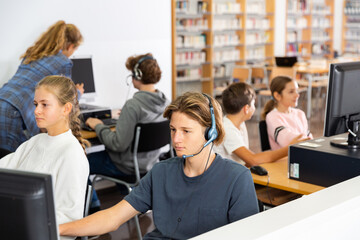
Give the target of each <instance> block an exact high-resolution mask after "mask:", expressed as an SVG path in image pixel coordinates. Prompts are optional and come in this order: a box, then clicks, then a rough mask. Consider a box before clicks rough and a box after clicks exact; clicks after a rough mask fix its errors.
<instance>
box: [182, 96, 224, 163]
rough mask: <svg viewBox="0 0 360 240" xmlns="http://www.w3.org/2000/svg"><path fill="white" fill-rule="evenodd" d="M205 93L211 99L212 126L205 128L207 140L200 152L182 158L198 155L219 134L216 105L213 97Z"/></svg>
mask: <svg viewBox="0 0 360 240" xmlns="http://www.w3.org/2000/svg"><path fill="white" fill-rule="evenodd" d="M203 95H204V96H205V97H206V98H207V99H208V100H209V108H210V114H211V127H207V128H206V130H205V140H206V141H207V142H206V143H205V144H204V145H203V146H202V148H201V150H200V151H199V152H198V153H195V154H191V155H185V154H184V155H183V156H182V158H183V159H185V158H188V157H193V156H196V155H198V154H199V153H200V152H201V151H202V150H203V149H204V148H205V147H206V146H207V145H209V144H210V143H212V142H213V141H214V140H215V139H216V138H217V136H218V132H217V130H216V122H215V114H214V107H213V105H212V103H211V98H210V97H209V96H208V95H206V94H205V93H203ZM209 156H210V155H209Z"/></svg>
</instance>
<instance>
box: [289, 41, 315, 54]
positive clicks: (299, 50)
mask: <svg viewBox="0 0 360 240" xmlns="http://www.w3.org/2000/svg"><path fill="white" fill-rule="evenodd" d="M286 52H287V54H288V55H289V56H290V55H291V56H307V55H308V54H309V52H310V51H309V50H308V49H307V48H306V47H304V46H303V44H301V43H288V44H286Z"/></svg>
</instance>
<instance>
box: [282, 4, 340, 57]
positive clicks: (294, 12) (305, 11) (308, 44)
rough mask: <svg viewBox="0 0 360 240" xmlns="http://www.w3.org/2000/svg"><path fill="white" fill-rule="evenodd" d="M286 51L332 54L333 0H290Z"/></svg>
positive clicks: (300, 54)
mask: <svg viewBox="0 0 360 240" xmlns="http://www.w3.org/2000/svg"><path fill="white" fill-rule="evenodd" d="M286 15H287V20H286V55H287V56H298V57H300V58H302V59H305V60H307V59H310V58H332V55H333V43H332V42H333V26H334V1H333V0H287V12H286Z"/></svg>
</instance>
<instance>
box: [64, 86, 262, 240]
mask: <svg viewBox="0 0 360 240" xmlns="http://www.w3.org/2000/svg"><path fill="white" fill-rule="evenodd" d="M164 117H166V118H168V119H169V120H170V129H171V139H172V143H173V146H174V148H175V150H176V155H177V157H175V158H170V159H168V160H166V161H161V162H159V163H157V164H155V166H154V167H153V168H152V169H151V170H150V171H149V172H148V173H147V174H146V175H145V177H143V178H142V179H141V181H140V184H139V186H137V187H135V188H134V189H133V191H131V192H130V194H129V195H127V196H126V197H125V199H124V200H122V201H121V202H120V203H118V204H117V205H115V206H113V207H111V208H109V209H106V210H103V211H99V212H97V213H95V214H92V215H90V216H88V217H86V218H84V219H82V220H78V221H75V222H71V223H67V224H63V225H60V228H59V230H60V231H59V232H60V234H61V235H69V236H77V235H78V236H88V235H98V234H103V233H106V232H110V231H114V230H116V229H117V228H118V227H119V226H120V225H121V224H122V223H124V222H126V221H127V220H129V219H130V218H131V217H133V216H134V215H136V214H138V213H139V212H146V211H148V210H150V209H152V211H153V218H154V224H155V227H156V229H155V230H154V231H152V232H150V233H148V234H146V235H145V237H144V239H160V238H161V239H162V238H170V239H188V238H191V237H194V236H196V235H199V234H202V233H204V232H207V231H210V230H212V229H215V228H218V227H221V226H223V225H226V224H228V223H231V222H235V221H237V220H240V219H242V218H245V217H248V216H250V215H253V214H255V213H257V212H258V205H257V200H256V194H255V189H254V182H253V180H252V177H251V174H250V171H249V170H248V169H247V168H245V167H244V166H242V165H240V164H239V163H236V162H234V161H233V160H229V159H224V158H222V157H221V156H220V155H218V154H215V153H214V152H213V150H212V145H213V144H216V145H218V144H220V143H221V142H222V140H223V138H224V134H225V132H224V129H223V125H222V112H221V107H220V105H219V104H218V103H217V102H216V101H215V100H214V99H213V98H212V97H210V96H207V95H203V94H201V93H185V94H184V95H182V96H180V97H178V98H177V99H176V100H174V101H173V102H172V103H171V104H170V105H169V106H168V107H167V108H166V110H165V112H164Z"/></svg>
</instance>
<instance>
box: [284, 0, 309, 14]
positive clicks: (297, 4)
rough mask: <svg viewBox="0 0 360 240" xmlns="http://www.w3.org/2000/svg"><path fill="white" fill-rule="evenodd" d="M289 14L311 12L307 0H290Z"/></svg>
mask: <svg viewBox="0 0 360 240" xmlns="http://www.w3.org/2000/svg"><path fill="white" fill-rule="evenodd" d="M287 12H288V14H289V13H290V14H309V13H310V8H309V4H308V1H307V0H288V2H287Z"/></svg>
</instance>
